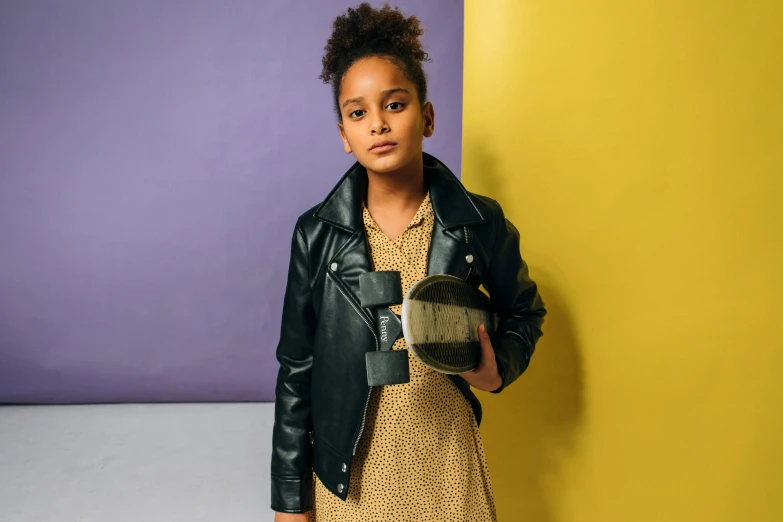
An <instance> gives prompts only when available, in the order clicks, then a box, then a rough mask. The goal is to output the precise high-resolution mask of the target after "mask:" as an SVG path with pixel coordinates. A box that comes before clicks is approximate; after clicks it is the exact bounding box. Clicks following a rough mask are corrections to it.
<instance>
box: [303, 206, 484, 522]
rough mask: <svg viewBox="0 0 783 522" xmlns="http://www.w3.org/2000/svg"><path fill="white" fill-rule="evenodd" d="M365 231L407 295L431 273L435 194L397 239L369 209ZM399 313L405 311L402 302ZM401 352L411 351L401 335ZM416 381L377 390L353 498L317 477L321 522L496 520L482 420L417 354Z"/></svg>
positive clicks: (315, 516)
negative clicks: (330, 488)
mask: <svg viewBox="0 0 783 522" xmlns="http://www.w3.org/2000/svg"><path fill="white" fill-rule="evenodd" d="M363 220H364V228H365V231H366V233H367V239H368V242H369V245H370V252H371V255H372V261H373V265H374V269H375V270H398V271H399V272H400V274H401V277H402V289H403V295H404V294H405V292H407V291H408V289H409V288H410V287H411V286H412V285H413V284H414V283H416V282H417V281H419V280H420V279H422V278H423V277H425V276H426V275H427V257H428V256H427V254H428V252H429V247H430V237H431V235H432V229H433V224H434V220H435V215H434V212H433V209H432V204H431V201H430V195H429V193H428V194H427V195H426V197H425V199H424V201H423V202H422V204H421V206H420V207H419V210H418V211H417V213H416V215H415V216H414V218H413V220H412V221H411V222H410V224H409V225H408V226H407V228H406V229H405V230H404V231H403V233H402V234H400V236H399V237H398V238H397V239H395V240H394V241H391V240H390V239H389V238H388V237H387V236H386V235H385V234H384V233H383V232H382V231H381V229H380V228H379V227H378V225H377V224H376V223H375V221H374V220H373V218H372V216H371V215H370V213H369V211H368V210H367V208H366V207H364V208H363ZM392 310H393V311H394V312H396V313H397V314H399V313H400V311H401V306H400V305H396V306H394V307H392ZM393 348H394V349H395V350H399V349H405V348H407V345H406V344H405V340H404V339H398V340H397V342H396V343H395V344H394V347H393ZM408 359H409V361H410V374H411V380H410V383H408V384H401V385H395V386H381V387H375V388H373V389H372V391H371V395H370V403H369V407H368V409H367V421H366V422H367V424H366V426H365V431H364V434H363V436H362V439H361V440H360V442H359V445H358V448H357V451H356V455H355V457H354V465H353V466H352V467H351V481H350V486H349V490H348V499H347V500H346V501H345V502H343V501H342V500H340V499H339V498H337V497H336V496H334V495H333V494H332V493H331V492H329V491H328V490H327V489H326V487H325V486H324V485H323V484H322V483H321V481H320V480H319V479H318V477H315V480H314V488H315V495H314V510H313V511H311V512H310V520H311V521H315V522H387V521H388V522H446V521H454V522H495V521H496V520H497V518H496V515H495V504H494V499H493V493H492V484H491V483H490V479H489V470H488V468H487V463H486V459H485V456H484V447H483V446H482V443H481V435H480V434H479V429H478V425H477V423H476V418H475V416H474V414H473V410H472V409H471V407H470V404H469V403H468V401H467V399H465V397H464V396H463V395H462V393H461V392H460V391H459V389H457V387H456V386H455V385H454V383H453V382H452V381H451V380H450V379H449V378H448V376H446V375H444V374H442V373H438V372H436V371H434V370H431V369H430V368H428V367H427V366H425V365H424V364H422V363H421V361H419V360H418V359H417V358H416V357H415V356H414V355H413V354H412V353H411V352H410V351H409V352H408Z"/></svg>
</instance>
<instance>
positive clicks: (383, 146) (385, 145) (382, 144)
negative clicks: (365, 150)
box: [370, 141, 397, 153]
mask: <svg viewBox="0 0 783 522" xmlns="http://www.w3.org/2000/svg"><path fill="white" fill-rule="evenodd" d="M395 145H397V144H396V143H394V142H393V141H379V142H377V143H374V144H373V146H372V147H370V152H376V153H381V152H387V151H390V150H392V149H393V148H394V146H395Z"/></svg>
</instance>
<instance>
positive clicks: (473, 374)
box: [460, 324, 503, 392]
mask: <svg viewBox="0 0 783 522" xmlns="http://www.w3.org/2000/svg"><path fill="white" fill-rule="evenodd" d="M478 336H479V342H481V360H479V363H478V366H476V368H475V369H473V370H470V371H469V372H465V373H461V374H460V376H461V377H462V378H463V379H465V381H466V382H467V383H468V384H470V385H471V386H473V387H474V388H477V389H479V390H482V391H488V392H491V391H494V390H497V389H498V388H500V385H501V384H503V378H502V377H500V372H499V371H498V362H497V360H496V359H495V350H493V349H492V343H491V342H490V340H489V334H488V333H487V330H486V329H485V328H484V325H483V324H480V325H479V327H478Z"/></svg>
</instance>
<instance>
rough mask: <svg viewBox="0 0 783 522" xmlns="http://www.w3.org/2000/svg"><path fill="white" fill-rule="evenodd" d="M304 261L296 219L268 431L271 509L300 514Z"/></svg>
mask: <svg viewBox="0 0 783 522" xmlns="http://www.w3.org/2000/svg"><path fill="white" fill-rule="evenodd" d="M308 259H309V256H308V251H307V243H306V241H305V237H304V234H303V233H302V231H301V228H300V227H299V224H298V223H297V226H296V228H295V230H294V236H293V239H292V242H291V260H290V264H289V267H288V282H287V284H286V290H285V298H284V300H283V318H282V324H281V328H280V342H279V344H278V345H277V360H278V361H279V363H280V370H279V372H278V375H277V385H276V388H275V423H274V428H273V431H272V470H271V471H272V474H271V475H272V477H271V478H272V509H273V510H274V511H281V512H286V513H303V512H305V511H308V510H311V509H312V505H313V503H312V502H313V499H312V487H313V472H312V451H311V446H310V431H311V427H312V420H311V415H310V376H311V369H312V362H313V339H314V332H315V326H316V325H315V322H316V316H315V311H314V309H313V304H312V300H311V290H310V281H309V262H308Z"/></svg>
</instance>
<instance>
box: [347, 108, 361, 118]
mask: <svg viewBox="0 0 783 522" xmlns="http://www.w3.org/2000/svg"><path fill="white" fill-rule="evenodd" d="M363 115H364V111H363V110H361V109H356V110H355V111H351V113H350V114H348V117H349V118H359V117H361V116H363Z"/></svg>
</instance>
